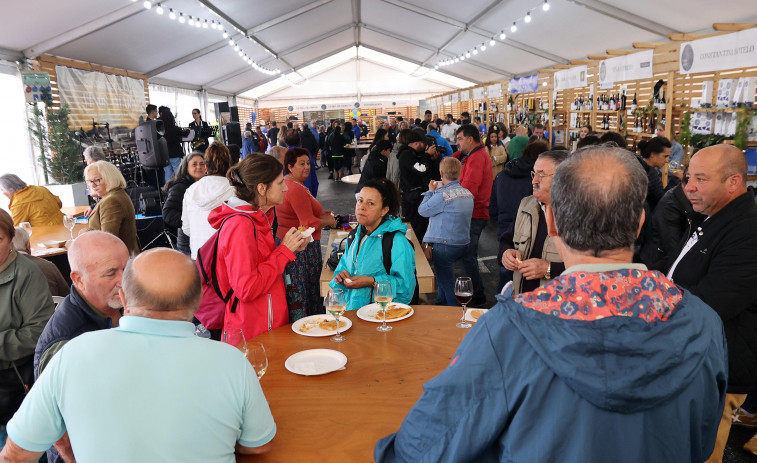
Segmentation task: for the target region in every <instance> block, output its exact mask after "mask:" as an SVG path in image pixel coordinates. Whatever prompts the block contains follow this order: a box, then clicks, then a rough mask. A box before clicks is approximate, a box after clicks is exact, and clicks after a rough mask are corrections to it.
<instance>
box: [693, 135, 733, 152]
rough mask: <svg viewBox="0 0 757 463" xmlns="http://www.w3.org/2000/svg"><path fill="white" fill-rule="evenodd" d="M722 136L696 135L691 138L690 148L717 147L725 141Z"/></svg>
mask: <svg viewBox="0 0 757 463" xmlns="http://www.w3.org/2000/svg"><path fill="white" fill-rule="evenodd" d="M725 139H726V137H724V136H723V135H712V134H706V133H697V134H694V135H692V136H691V146H692V147H694V148H695V149H698V150H700V149H702V148H707V147H708V146H712V145H718V144H720V143H722V142H723V140H725Z"/></svg>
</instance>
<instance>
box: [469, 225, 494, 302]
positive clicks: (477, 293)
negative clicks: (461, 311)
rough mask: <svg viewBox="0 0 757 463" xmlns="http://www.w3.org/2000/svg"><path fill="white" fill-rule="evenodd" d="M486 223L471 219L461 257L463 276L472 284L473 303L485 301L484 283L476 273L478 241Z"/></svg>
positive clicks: (477, 272)
mask: <svg viewBox="0 0 757 463" xmlns="http://www.w3.org/2000/svg"><path fill="white" fill-rule="evenodd" d="M487 222H488V221H487V220H484V219H471V221H470V243H468V247H467V248H466V252H465V255H464V256H463V268H464V269H465V274H466V275H468V276H469V277H470V279H471V281H472V282H473V300H474V301H483V300H486V293H485V291H484V282H483V280H481V273H479V271H478V239H479V238H480V237H481V232H482V231H483V230H484V228H486V224H487Z"/></svg>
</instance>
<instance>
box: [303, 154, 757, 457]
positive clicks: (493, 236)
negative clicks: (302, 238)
mask: <svg viewBox="0 0 757 463" xmlns="http://www.w3.org/2000/svg"><path fill="white" fill-rule="evenodd" d="M353 172H354V173H357V168H355V169H353ZM317 174H318V181H319V182H320V186H319V188H318V201H320V202H321V204H322V205H323V208H324V209H330V210H333V211H334V212H335V213H337V214H342V215H345V214H350V213H354V210H355V185H350V184H347V183H339V182H334V181H333V180H329V179H328V175H329V173H328V170H327V169H325V168H320V169H318V171H317ZM321 244H322V245H323V246H324V248H323V252H324V254H323V255H324V258H326V257H327V256H328V252H330V250H327V249H326V248H325V246H326V245H327V244H328V234H327V233H324V234H323V238H322V241H321ZM497 248H498V244H497V224H496V222H494V221H491V222H489V224H488V225H487V226H486V228H485V229H484V231H483V233H482V234H481V239H480V241H479V250H478V260H479V269H480V270H481V277H482V278H483V280H484V287H485V288H486V294H487V305H486V307H487V308H489V307H491V306H492V305H494V303H495V302H496V301H495V298H494V295H495V293H496V290H497V283H498V281H499V266H498V264H497ZM455 273H456V274H457V275H463V272H462V268H461V267H460V266H459V265H458V268H457V269H456V272H455ZM421 302H422V303H427V304H433V303H435V302H436V295H435V294H427V295H421ZM755 433H757V429H748V428H742V427H733V428H732V430H731V435H730V436H729V439H728V446H727V447H726V450H725V455H724V457H723V462H724V463H757V456H755V455H751V454H749V453H747V452H745V451H744V450H743V449H742V446H743V445H744V443H745V442H746V441H747V440H749V438H751V437H752V436H753V435H754V434H755Z"/></svg>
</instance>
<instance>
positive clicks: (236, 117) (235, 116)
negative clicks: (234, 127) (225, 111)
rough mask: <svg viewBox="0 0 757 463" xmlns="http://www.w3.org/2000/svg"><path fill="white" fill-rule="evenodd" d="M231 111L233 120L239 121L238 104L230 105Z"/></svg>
mask: <svg viewBox="0 0 757 463" xmlns="http://www.w3.org/2000/svg"><path fill="white" fill-rule="evenodd" d="M229 111H230V113H231V122H239V108H238V107H236V106H231V107H229Z"/></svg>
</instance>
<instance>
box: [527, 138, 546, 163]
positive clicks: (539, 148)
mask: <svg viewBox="0 0 757 463" xmlns="http://www.w3.org/2000/svg"><path fill="white" fill-rule="evenodd" d="M548 150H549V147H548V146H547V144H546V143H544V142H543V141H535V142H532V143H528V144H527V145H526V147H525V148H523V153H522V154H521V157H522V158H523V159H525V160H526V161H528V162H536V160H537V159H538V158H539V155H540V154H541V153H544V152H545V151H548Z"/></svg>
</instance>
